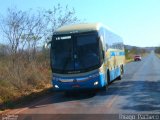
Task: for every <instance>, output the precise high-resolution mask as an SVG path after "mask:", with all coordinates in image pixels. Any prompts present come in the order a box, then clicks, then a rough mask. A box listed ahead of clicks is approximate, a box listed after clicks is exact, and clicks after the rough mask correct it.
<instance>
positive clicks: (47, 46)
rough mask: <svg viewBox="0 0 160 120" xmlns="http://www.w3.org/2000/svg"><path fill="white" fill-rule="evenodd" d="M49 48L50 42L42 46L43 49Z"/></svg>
mask: <svg viewBox="0 0 160 120" xmlns="http://www.w3.org/2000/svg"><path fill="white" fill-rule="evenodd" d="M50 46H51V41H49V42H46V43H45V44H44V48H45V49H47V48H50Z"/></svg>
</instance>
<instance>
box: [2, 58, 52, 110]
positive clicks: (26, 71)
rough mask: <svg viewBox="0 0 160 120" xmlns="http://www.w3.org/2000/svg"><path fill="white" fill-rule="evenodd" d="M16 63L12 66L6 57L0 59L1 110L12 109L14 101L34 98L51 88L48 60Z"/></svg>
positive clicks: (22, 60)
mask: <svg viewBox="0 0 160 120" xmlns="http://www.w3.org/2000/svg"><path fill="white" fill-rule="evenodd" d="M37 58H38V57H37ZM16 62H17V63H16V64H15V65H13V64H12V62H11V61H10V59H8V58H7V57H6V58H3V59H2V58H1V59H0V93H1V94H0V107H1V106H3V108H7V107H14V104H13V103H14V102H15V101H17V100H20V99H21V98H27V97H24V96H30V95H31V94H34V96H36V93H37V95H38V93H41V92H42V91H43V90H44V89H48V88H50V87H51V84H50V80H51V78H50V77H51V71H50V66H49V59H47V60H39V59H37V60H34V61H31V62H28V61H26V60H25V59H21V60H18V61H16ZM23 101H24V100H23ZM4 106H5V107H4Z"/></svg>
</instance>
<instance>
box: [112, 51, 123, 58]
mask: <svg viewBox="0 0 160 120" xmlns="http://www.w3.org/2000/svg"><path fill="white" fill-rule="evenodd" d="M124 55H125V53H124V52H114V51H110V56H111V57H112V56H124Z"/></svg>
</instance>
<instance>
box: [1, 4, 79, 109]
mask: <svg viewBox="0 0 160 120" xmlns="http://www.w3.org/2000/svg"><path fill="white" fill-rule="evenodd" d="M76 22H80V21H79V20H78V19H77V17H76V15H75V10H74V9H70V8H69V7H68V6H65V7H64V6H61V5H60V4H58V5H56V6H53V9H52V10H44V9H43V10H42V9H38V10H37V11H32V10H29V11H21V10H18V9H17V8H9V9H8V10H7V15H6V16H1V19H0V29H1V33H2V34H3V37H2V39H3V41H4V43H3V44H0V110H2V109H5V108H8V107H9V108H10V107H14V104H15V103H17V100H23V101H24V100H25V99H22V98H26V100H28V97H26V96H30V97H33V96H34V97H35V94H34V93H39V94H40V93H41V92H42V93H43V92H44V90H46V89H49V88H50V87H51V84H50V80H51V78H50V76H51V70H50V65H49V64H50V63H49V49H44V48H43V45H44V43H45V42H46V41H49V40H51V37H52V34H53V32H54V31H55V29H56V28H58V27H60V26H63V25H66V24H73V23H76ZM19 102H20V101H19Z"/></svg>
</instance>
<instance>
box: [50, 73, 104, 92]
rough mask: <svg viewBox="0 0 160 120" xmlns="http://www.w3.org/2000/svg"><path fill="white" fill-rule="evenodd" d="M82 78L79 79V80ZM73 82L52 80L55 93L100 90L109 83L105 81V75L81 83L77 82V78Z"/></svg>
mask: <svg viewBox="0 0 160 120" xmlns="http://www.w3.org/2000/svg"><path fill="white" fill-rule="evenodd" d="M79 78H80V77H78V79H79ZM67 79H68V78H67ZM72 79H74V80H73V81H71V82H67V80H66V81H65V82H61V81H60V80H55V77H53V79H52V85H53V90H54V91H75V90H92V89H99V88H102V87H104V86H105V85H106V84H107V82H106V80H105V75H104V74H99V75H98V76H96V77H93V78H90V79H87V80H84V81H81V80H76V78H72Z"/></svg>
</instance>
